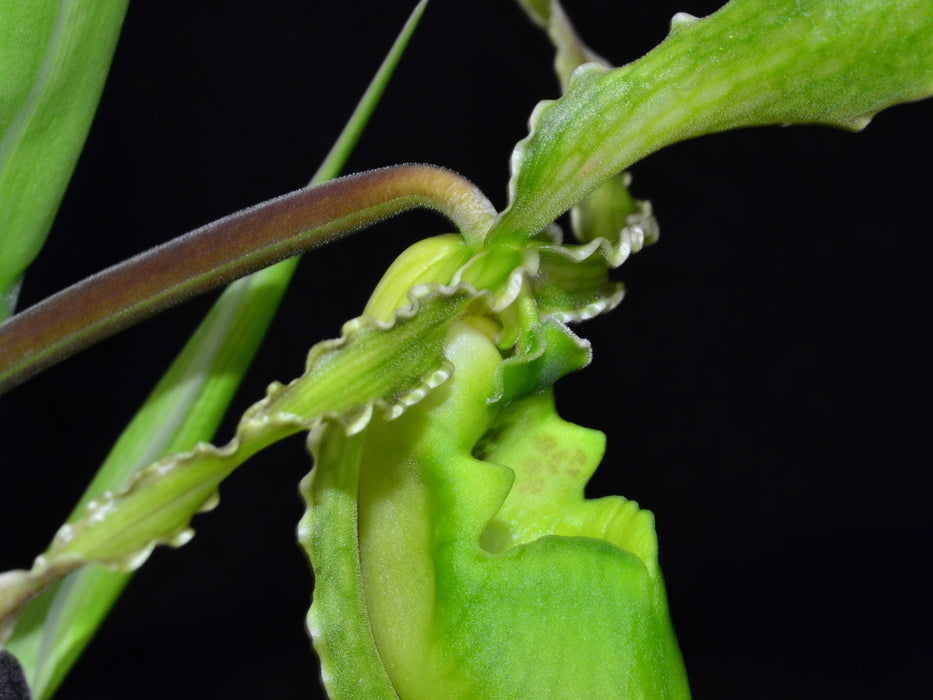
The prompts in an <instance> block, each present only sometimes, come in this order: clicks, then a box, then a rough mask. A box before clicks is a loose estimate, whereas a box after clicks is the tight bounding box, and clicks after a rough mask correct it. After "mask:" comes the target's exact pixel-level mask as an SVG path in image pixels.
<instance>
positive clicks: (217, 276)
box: [0, 165, 496, 393]
mask: <svg viewBox="0 0 933 700" xmlns="http://www.w3.org/2000/svg"><path fill="white" fill-rule="evenodd" d="M416 207H424V208H428V209H433V210H435V211H437V212H439V213H441V214H443V215H444V216H446V217H447V218H449V219H450V220H451V221H452V222H453V223H454V224H455V225H456V226H457V227H458V228H459V229H460V231H461V233H462V234H463V236H464V237H465V238H466V239H467V240H468V241H470V242H474V243H478V242H480V241H482V240H483V236H484V234H485V233H486V231H487V230H488V229H489V227H490V226H491V225H492V221H493V219H494V218H495V215H496V212H495V209H494V208H493V207H492V205H491V204H490V203H489V201H488V200H487V199H486V198H485V196H483V194H482V192H480V191H479V190H478V189H476V188H475V187H474V186H473V185H472V184H471V183H470V182H469V181H467V180H466V179H464V178H463V177H461V176H460V175H457V174H456V173H454V172H451V171H449V170H445V169H443V168H437V167H434V166H430V165H397V166H393V167H389V168H381V169H379V170H370V171H368V172H365V173H360V174H357V175H350V176H348V177H343V178H340V179H337V180H331V181H330V182H327V183H325V184H323V185H319V186H317V187H311V188H306V189H302V190H298V191H296V192H292V193H290V194H286V195H283V196H281V197H277V198H275V199H270V200H268V201H266V202H263V203H262V204H257V205H256V206H253V207H250V208H248V209H244V210H242V211H239V212H237V213H235V214H231V215H230V216H227V217H224V218H223V219H218V220H217V221H214V222H212V223H210V224H207V225H206V226H202V227H201V228H198V229H195V230H194V231H191V232H190V233H187V234H185V235H183V236H179V237H178V238H175V239H173V240H171V241H169V242H168V243H165V244H163V245H161V246H158V247H156V248H152V249H151V250H148V251H146V252H144V253H141V254H140V255H137V256H135V257H133V258H130V259H129V260H126V261H124V262H122V263H119V264H118V265H114V266H113V267H110V268H108V269H106V270H104V271H103V272H99V273H98V274H96V275H94V276H92V277H88V278H87V279H85V280H82V281H81V282H78V283H77V284H75V285H72V286H71V287H68V288H67V289H65V290H63V291H61V292H58V293H57V294H54V295H53V296H51V297H49V298H48V299H45V300H44V301H42V302H40V303H38V304H36V305H35V306H32V307H30V308H28V309H26V310H25V311H23V312H22V313H20V314H17V315H16V316H14V317H12V318H11V319H9V320H8V321H6V322H4V323H3V324H0V393H3V392H5V391H7V390H9V389H11V388H12V387H14V386H16V385H17V384H19V383H21V382H23V381H25V380H26V379H28V378H29V377H31V376H32V375H34V374H36V373H38V372H39V371H41V370H43V369H46V368H47V367H49V366H51V365H53V364H55V363H56V362H59V361H60V360H63V359H65V358H66V357H69V356H70V355H73V354H74V353H76V352H78V351H79V350H82V349H84V348H87V347H89V346H90V345H93V344H94V343H96V342H97V341H99V340H103V339H104V338H107V337H109V336H111V335H114V334H115V333H117V332H118V331H121V330H123V329H124V328H127V327H129V326H132V325H134V324H136V323H138V322H140V321H142V320H144V319H146V318H148V317H150V316H153V315H155V314H156V313H158V312H159V311H161V310H163V309H165V308H167V307H169V306H173V305H175V304H178V303H180V302H182V301H184V300H186V299H189V298H191V297H193V296H196V295H198V294H201V293H203V292H206V291H208V290H210V289H213V288H215V287H218V286H220V285H222V284H225V283H228V282H231V281H233V280H234V279H237V278H238V277H242V276H244V275H247V274H249V273H251V272H255V271H256V270H258V269H260V268H263V267H267V266H269V265H272V264H273V263H276V262H279V261H280V260H284V259H285V258H288V257H291V256H293V255H299V254H301V253H304V252H306V251H308V250H311V249H313V248H317V247H320V246H323V245H326V244H327V243H330V242H333V241H335V240H337V239H338V238H341V237H343V236H345V235H347V234H349V233H352V232H354V231H356V230H359V229H360V228H364V227H366V226H369V225H371V224H374V223H376V222H378V221H381V220H383V219H386V218H387V217H390V216H394V215H396V214H399V213H401V212H403V211H407V210H409V209H413V208H416Z"/></svg>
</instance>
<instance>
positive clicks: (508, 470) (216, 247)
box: [0, 0, 933, 698]
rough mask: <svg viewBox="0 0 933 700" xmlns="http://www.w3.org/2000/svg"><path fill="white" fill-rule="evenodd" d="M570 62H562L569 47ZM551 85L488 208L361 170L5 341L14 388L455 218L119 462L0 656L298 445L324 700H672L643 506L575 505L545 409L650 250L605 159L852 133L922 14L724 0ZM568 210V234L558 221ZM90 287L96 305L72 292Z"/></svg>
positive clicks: (911, 89) (915, 45) (915, 75)
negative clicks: (224, 424) (716, 8)
mask: <svg viewBox="0 0 933 700" xmlns="http://www.w3.org/2000/svg"><path fill="white" fill-rule="evenodd" d="M525 4H526V5H527V6H528V9H529V11H530V12H532V13H533V15H534V16H535V17H537V18H538V19H539V20H540V21H541V22H542V24H547V26H549V27H552V31H553V32H554V34H555V36H559V37H560V42H558V44H559V45H562V46H564V47H565V49H566V47H567V46H571V49H572V41H573V33H572V30H571V29H569V23H566V22H564V24H562V25H561V26H563V27H564V29H559V28H558V29H556V30H555V29H553V27H554V26H556V25H555V24H554V22H557V20H559V19H560V18H561V17H562V16H563V15H562V12H559V5H557V3H542V2H528V3H525ZM555 18H556V19H555ZM561 21H562V20H561ZM561 42H562V43H561ZM578 49H579V50H578V51H576V53H574V52H573V51H572V50H570V49H567V50H565V52H564V56H565V58H566V56H567V55H576V56H578V57H579V58H580V60H584V59H586V58H587V57H588V56H590V54H588V53H587V52H586V51H585V50H583V49H582V48H580V47H579V46H578ZM568 52H569V53H568ZM568 61H570V59H566V60H563V61H561V62H559V66H562V68H560V69H559V72H560V74H561V76H562V77H563V76H564V74H565V73H567V72H568V71H569V70H570V69H569V68H568V65H569V64H568ZM815 61H817V62H818V65H817V63H815ZM570 62H571V63H572V61H570ZM577 62H579V61H577ZM566 85H567V90H566V94H565V95H564V97H562V98H561V99H559V100H556V101H554V102H549V103H542V104H541V105H539V107H538V108H537V109H536V110H535V112H534V114H533V116H532V124H531V133H530V134H529V136H528V138H527V139H525V140H523V141H522V142H520V143H519V144H518V146H517V147H516V150H515V154H514V156H513V160H512V165H513V174H512V180H511V186H510V202H509V205H508V207H507V209H506V210H505V211H504V212H502V213H501V214H497V213H496V212H495V211H494V210H493V208H492V206H491V205H490V204H489V202H488V201H487V200H486V198H485V197H484V196H483V195H482V193H481V192H479V191H478V190H476V188H474V187H473V186H472V185H470V184H469V183H468V182H466V181H465V180H463V179H462V178H460V177H459V176H457V175H456V174H454V173H451V172H450V171H446V170H442V169H439V168H434V167H431V166H411V165H410V166H396V167H394V168H387V169H383V170H379V171H372V172H369V173H364V174H360V175H356V176H351V177H348V178H342V179H340V180H336V181H333V182H331V183H329V184H326V185H322V186H318V187H314V188H310V189H305V190H301V191H298V192H296V193H293V194H291V195H286V196H285V197H283V198H279V199H276V200H272V201H270V202H267V203H265V204H261V205H258V206H257V207H254V208H251V209H249V210H245V211H244V212H240V213H238V214H234V215H232V216H230V217H227V218H225V219H223V220H220V221H218V222H215V223H214V224H211V225H208V226H206V227H203V228H202V229H198V230H197V231H195V232H193V233H192V234H190V235H189V236H187V237H183V238H182V239H178V240H177V241H173V242H171V243H169V244H166V245H165V246H163V247H162V248H159V249H156V250H155V251H153V252H151V253H148V254H144V255H143V256H139V257H138V258H135V259H133V260H131V261H129V262H128V263H126V264H124V265H121V266H117V267H115V268H112V269H111V270H108V271H105V272H104V273H101V275H99V276H97V277H94V278H91V279H90V280H89V281H87V282H85V283H79V285H76V286H75V287H74V288H71V289H69V290H66V292H64V293H63V294H62V295H60V296H57V297H53V298H52V299H50V300H49V301H48V302H47V303H44V304H42V305H38V306H37V307H35V309H34V310H27V311H26V312H24V314H22V315H21V316H19V317H15V318H14V319H12V320H11V321H10V322H8V323H7V324H4V326H2V327H0V342H2V343H3V345H2V346H0V347H2V348H3V350H4V352H3V353H0V387H3V388H8V387H10V386H13V385H14V384H16V383H18V382H20V381H22V380H23V379H25V378H26V377H27V376H28V375H30V374H32V373H34V372H35V371H38V370H39V369H41V368H43V367H44V366H47V365H49V364H51V363H52V362H54V361H57V360H59V359H62V358H63V357H64V356H66V355H67V354H69V353H71V352H74V351H76V350H77V349H80V348H81V347H83V346H85V345H88V344H90V343H92V342H94V341H95V340H97V339H99V338H100V337H103V336H104V335H107V334H109V333H112V332H115V331H116V330H119V329H120V328H122V327H125V326H126V325H129V324H130V323H133V322H136V321H138V320H140V319H142V318H143V317H145V316H147V315H150V314H151V313H154V312H155V311H156V310H157V309H158V308H161V307H163V306H164V305H165V304H167V303H171V302H175V301H180V300H182V299H184V298H187V297H189V296H191V295H192V294H194V293H199V292H201V291H203V290H205V289H207V288H210V287H212V286H215V285H217V284H219V283H220V282H221V281H224V280H227V279H229V278H230V277H231V276H238V275H242V274H246V273H249V272H252V271H254V270H256V269H258V268H260V267H263V266H265V265H268V264H271V263H273V262H276V261H278V260H281V259H282V258H284V257H287V256H290V255H295V254H297V253H299V252H303V251H304V250H307V249H310V248H313V247H315V246H317V245H321V244H322V243H325V242H328V241H330V240H333V239H334V238H335V237H338V236H342V235H344V234H346V233H350V232H352V231H355V230H357V229H358V228H360V227H362V226H365V225H369V224H371V223H375V222H376V221H378V220H380V219H382V218H385V217H386V216H391V215H394V214H397V213H400V212H402V211H405V210H407V209H410V208H412V207H415V206H427V207H429V208H432V209H435V210H438V211H440V212H442V213H444V214H445V215H446V216H447V217H448V218H449V219H450V220H451V221H452V222H453V223H454V225H455V226H456V228H457V229H458V231H457V232H456V233H450V234H446V235H442V236H436V237H432V238H428V239H426V240H424V241H421V242H419V243H416V244H415V245H413V246H412V247H410V248H409V249H408V250H407V251H405V252H404V253H403V254H402V255H401V256H400V257H399V258H398V259H397V260H396V262H395V263H393V265H392V266H391V267H390V268H389V269H388V271H387V272H386V274H385V276H384V277H383V278H382V280H381V281H380V283H379V284H378V285H377V287H376V290H375V292H374V293H373V295H372V297H371V298H370V301H369V303H368V304H367V306H366V308H365V309H364V311H363V313H362V315H361V316H359V317H358V318H356V319H353V320H351V321H350V322H348V323H347V324H345V325H344V327H343V331H342V335H341V337H340V338H337V339H334V340H328V341H323V342H321V343H318V344H317V345H315V346H314V347H313V348H312V349H311V351H310V353H309V355H308V359H307V365H306V370H305V373H304V374H303V375H302V376H301V377H299V378H297V379H295V380H294V381H292V382H290V383H289V384H279V383H274V384H272V385H270V387H269V389H268V391H267V394H266V397H265V398H264V399H263V400H261V401H260V402H258V403H256V404H254V405H253V406H252V407H251V408H250V409H248V410H247V411H246V413H245V414H244V415H243V418H242V419H241V421H240V423H239V425H238V428H237V431H236V435H235V437H234V438H233V440H231V441H230V442H229V443H227V444H226V445H224V446H222V447H215V446H213V445H210V444H207V443H199V444H198V445H196V446H195V447H193V448H191V449H190V450H188V451H186V452H182V453H179V454H176V455H172V456H169V457H165V458H162V459H159V460H157V461H155V462H154V463H152V464H150V465H149V466H146V467H144V468H142V469H139V470H137V471H135V472H134V473H133V475H132V476H131V477H130V478H129V481H128V482H127V484H126V485H125V486H123V487H122V488H119V489H117V490H113V491H106V492H104V493H102V494H100V495H99V497H97V498H95V499H94V500H92V501H90V502H89V503H87V505H86V507H85V508H84V509H83V511H82V512H81V513H80V514H79V516H78V517H77V518H76V519H74V520H73V521H71V522H69V523H67V524H66V525H64V526H63V527H62V528H61V529H60V530H59V531H58V533H57V534H56V536H55V538H54V540H53V542H52V544H51V545H50V547H49V549H48V550H47V551H46V552H45V553H43V554H42V555H40V556H39V557H37V558H36V560H35V563H34V565H33V567H32V569H30V570H28V571H23V570H17V571H11V572H7V573H5V574H2V575H0V643H2V642H5V641H6V640H7V639H8V638H9V637H10V635H11V634H12V633H13V629H14V625H15V623H16V618H17V616H18V614H19V613H20V612H21V611H22V610H23V609H24V607H25V606H26V605H27V604H28V603H29V601H30V600H31V599H32V598H34V597H35V596H36V595H37V594H38V593H39V591H41V590H42V589H43V588H45V587H47V586H49V585H50V584H52V583H53V582H55V581H58V580H60V579H61V578H62V577H63V576H64V575H66V574H68V573H70V572H72V571H74V570H76V569H79V568H80V567H84V566H87V565H89V564H99V565H105V566H109V567H112V568H115V569H118V570H123V571H127V570H133V569H135V568H137V567H138V566H140V565H141V564H142V563H143V562H144V561H145V560H146V559H147V557H148V556H149V554H150V553H151V551H152V550H153V548H154V547H155V546H157V545H161V544H169V545H173V546H180V545H183V544H184V543H186V542H187V541H188V540H189V539H190V537H191V529H190V521H191V519H192V517H193V516H194V515H195V514H197V513H200V512H203V511H206V510H210V509H211V508H213V507H215V506H216V505H217V502H218V498H217V487H218V485H219V483H220V482H221V481H222V480H223V479H224V478H226V477H227V476H228V475H229V474H230V473H232V471H233V470H234V469H236V468H237V467H238V466H239V465H240V464H242V463H243V462H245V461H246V460H247V459H248V458H249V457H250V456H252V455H254V454H256V453H257V452H258V451H260V450H262V449H264V448H265V447H267V446H268V445H270V444H272V443H274V442H276V441H278V440H280V439H282V438H284V437H286V436H288V435H292V434H295V433H299V432H306V433H308V435H309V437H308V445H309V449H310V451H311V453H312V455H313V457H314V468H313V470H312V472H311V473H310V474H309V476H308V477H307V478H306V479H305V480H304V481H303V483H302V487H301V491H302V494H303V496H304V498H305V501H306V505H307V512H306V514H305V516H304V518H303V519H302V521H301V524H300V526H299V539H300V542H301V544H302V546H303V547H304V548H305V550H306V552H307V554H308V557H309V559H310V562H311V566H312V568H313V570H314V574H315V592H314V602H313V604H312V606H311V610H310V612H309V615H308V628H309V630H310V633H311V636H312V638H313V640H314V644H315V647H316V649H317V651H318V653H319V655H320V657H321V662H322V670H323V676H324V683H325V686H326V688H327V689H328V692H330V693H331V694H332V695H333V696H334V697H367V698H379V697H386V698H392V697H403V698H418V697H425V698H433V697H438V696H439V695H440V696H443V697H463V698H472V697H496V698H529V697H530V698H535V697H555V696H557V697H565V696H581V697H627V698H685V697H689V688H688V684H687V678H686V672H685V670H684V664H683V661H682V659H681V655H680V651H679V649H678V646H677V642H676V638H675V634H674V631H673V626H672V623H671V620H670V616H669V613H668V608H667V602H666V594H665V588H664V582H663V578H662V575H661V572H660V568H659V564H658V546H657V538H656V535H655V531H654V521H653V516H652V514H651V513H650V512H649V511H647V510H643V509H641V508H639V506H638V505H637V504H636V503H634V502H633V501H629V500H626V499H625V498H623V497H621V496H613V497H608V498H602V499H596V500H589V499H586V498H585V497H584V487H585V485H586V482H587V480H588V479H589V478H590V476H591V475H592V474H593V472H594V470H595V469H596V467H597V465H598V464H599V461H600V459H601V458H602V455H603V451H604V447H605V437H604V436H603V435H602V434H601V433H599V432H597V431H594V430H589V429H587V428H583V427H580V426H576V425H573V424H570V423H568V422H566V421H564V420H563V419H561V418H560V417H559V415H558V413H557V412H556V409H555V398H554V396H555V385H556V384H557V383H558V382H559V381H560V380H561V378H562V377H564V376H565V375H567V374H568V373H570V372H573V371H576V370H578V369H580V368H582V367H583V366H585V365H586V364H587V363H588V362H589V360H590V356H591V348H590V346H589V344H588V343H587V341H585V340H583V339H582V338H580V337H578V336H577V335H576V334H575V332H574V331H572V330H571V329H570V328H569V326H568V324H571V323H578V322H581V321H585V320H587V319H589V318H592V317H594V316H596V315H598V314H601V313H604V312H607V311H609V310H611V309H613V308H614V307H615V306H616V305H618V303H619V302H620V301H621V299H622V288H621V286H620V285H619V284H618V283H617V282H614V281H613V280H612V279H611V277H610V271H611V270H612V269H613V268H616V267H618V266H619V265H621V264H622V263H623V262H624V261H625V260H626V259H627V258H628V257H629V255H630V254H631V253H633V252H637V251H639V250H641V249H642V248H643V247H644V245H646V244H647V243H651V242H652V241H654V240H655V239H656V237H657V224H656V222H655V220H654V218H653V215H652V213H651V208H650V206H649V205H648V204H646V203H641V202H638V201H637V200H635V199H634V198H632V197H631V195H630V194H629V193H628V189H627V184H628V180H627V179H626V177H625V176H624V175H622V174H621V172H622V171H623V170H624V169H625V168H627V167H628V166H629V165H630V164H631V163H632V162H633V161H634V160H635V159H637V158H640V157H642V156H644V155H646V154H648V153H650V152H652V151H654V150H657V149H658V148H661V147H663V146H665V145H667V144H669V143H672V142H674V141H677V140H681V139H684V138H690V137H693V136H698V135H701V134H704V133H710V132H713V131H717V130H722V129H725V128H735V127H739V126H749V125H757V124H771V123H783V122H787V123H792V122H819V123H825V124H833V125H837V126H843V127H847V128H853V129H855V128H861V127H863V126H864V125H865V124H866V123H867V121H868V119H869V117H870V116H871V115H872V114H874V113H875V112H876V111H878V110H879V109H882V108H883V107H886V106H888V105H891V104H895V103H897V102H902V101H905V100H911V99H919V98H921V97H924V96H927V95H929V94H930V93H931V92H933V6H931V2H930V1H929V0H906V1H904V2H900V3H899V4H898V12H897V21H894V22H892V20H891V13H890V11H889V8H888V7H887V6H886V3H882V2H874V1H867V2H861V3H849V4H846V5H845V7H841V6H839V5H838V3H831V2H828V1H826V0H811V2H804V3H801V2H791V1H790V0H786V1H785V0H781V1H779V2H773V3H768V4H767V5H766V6H763V5H762V3H759V2H756V1H755V0H734V2H732V3H730V4H729V5H727V6H726V7H725V8H724V9H723V10H721V11H720V12H719V13H716V14H714V15H712V16H710V17H709V18H707V19H704V20H696V19H695V18H689V17H686V16H678V17H677V18H675V21H674V23H673V27H672V31H671V35H670V37H669V38H668V39H667V40H666V41H665V42H664V43H663V44H662V45H661V46H659V47H658V48H657V49H656V50H655V51H653V52H652V53H650V54H648V55H647V56H646V57H644V58H643V59H641V60H639V61H636V62H635V63H632V64H629V65H628V66H623V67H621V68H618V69H610V68H608V67H605V66H602V65H597V64H594V63H585V64H584V65H582V66H580V67H578V68H576V69H575V70H573V71H572V74H570V75H568V76H567V81H566ZM778 97H779V98H780V99H777V98H778ZM607 183H608V184H607ZM598 188H602V189H598ZM575 206H576V207H577V209H576V213H575V214H574V215H573V227H574V232H575V235H576V239H575V242H572V243H571V242H565V241H564V239H563V234H562V232H561V230H560V229H559V228H558V227H557V226H556V225H555V224H554V221H555V219H556V218H557V217H558V216H560V215H561V214H563V213H564V212H566V211H568V210H569V209H570V208H571V207H575ZM156 275H157V276H156ZM127 280H131V281H132V280H144V282H140V283H134V284H128V283H127ZM102 290H103V291H102ZM113 290H118V291H120V293H121V294H122V296H120V295H115V294H111V293H109V292H111V291H113ZM104 292H107V293H104ZM100 297H104V298H107V299H108V300H110V306H108V305H107V304H101V305H98V306H96V307H94V308H93V309H90V310H85V305H82V304H80V301H81V300H89V299H95V298H100ZM75 300H78V302H79V303H78V305H77V307H76V306H75V304H74V302H75ZM76 308H77V309H78V311H77V312H76V311H75V309H76ZM37 339H38V340H37Z"/></svg>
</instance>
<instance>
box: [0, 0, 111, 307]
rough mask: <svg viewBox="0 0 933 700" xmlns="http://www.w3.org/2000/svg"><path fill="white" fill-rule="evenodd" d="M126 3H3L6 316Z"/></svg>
mask: <svg viewBox="0 0 933 700" xmlns="http://www.w3.org/2000/svg"><path fill="white" fill-rule="evenodd" d="M126 6H127V0H107V1H106V2H61V1H60V0H7V1H6V2H4V3H3V7H2V9H0V251H3V254H2V255H0V321H2V320H3V319H5V318H7V317H8V316H10V315H11V314H12V312H13V310H14V308H15V306H16V297H17V293H18V290H19V282H20V280H21V278H22V275H23V273H24V272H25V270H26V268H27V267H28V266H29V264H30V263H31V262H32V260H33V258H35V256H36V255H37V254H38V252H39V250H40V249H41V248H42V244H43V243H44V242H45V238H46V236H47V235H48V232H49V229H50V228H51V226H52V221H53V219H54V218H55V214H56V212H57V211H58V204H59V202H60V201H61V198H62V196H63V195H64V193H65V188H66V187H67V185H68V181H69V180H70V179H71V173H72V171H73V170H74V167H75V164H76V163H77V162H78V155H79V154H80V153H81V148H82V146H83V145H84V139H85V137H86V136H87V133H88V130H89V129H90V126H91V120H92V119H93V117H94V112H95V111H96V110H97V102H98V100H99V99H100V94H101V91H102V90H103V87H104V80H105V79H106V77H107V69H108V67H109V66H110V59H111V57H112V56H113V51H114V47H115V46H116V44H117V37H118V36H119V35H120V27H121V26H122V24H123V16H124V14H125V13H126Z"/></svg>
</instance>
